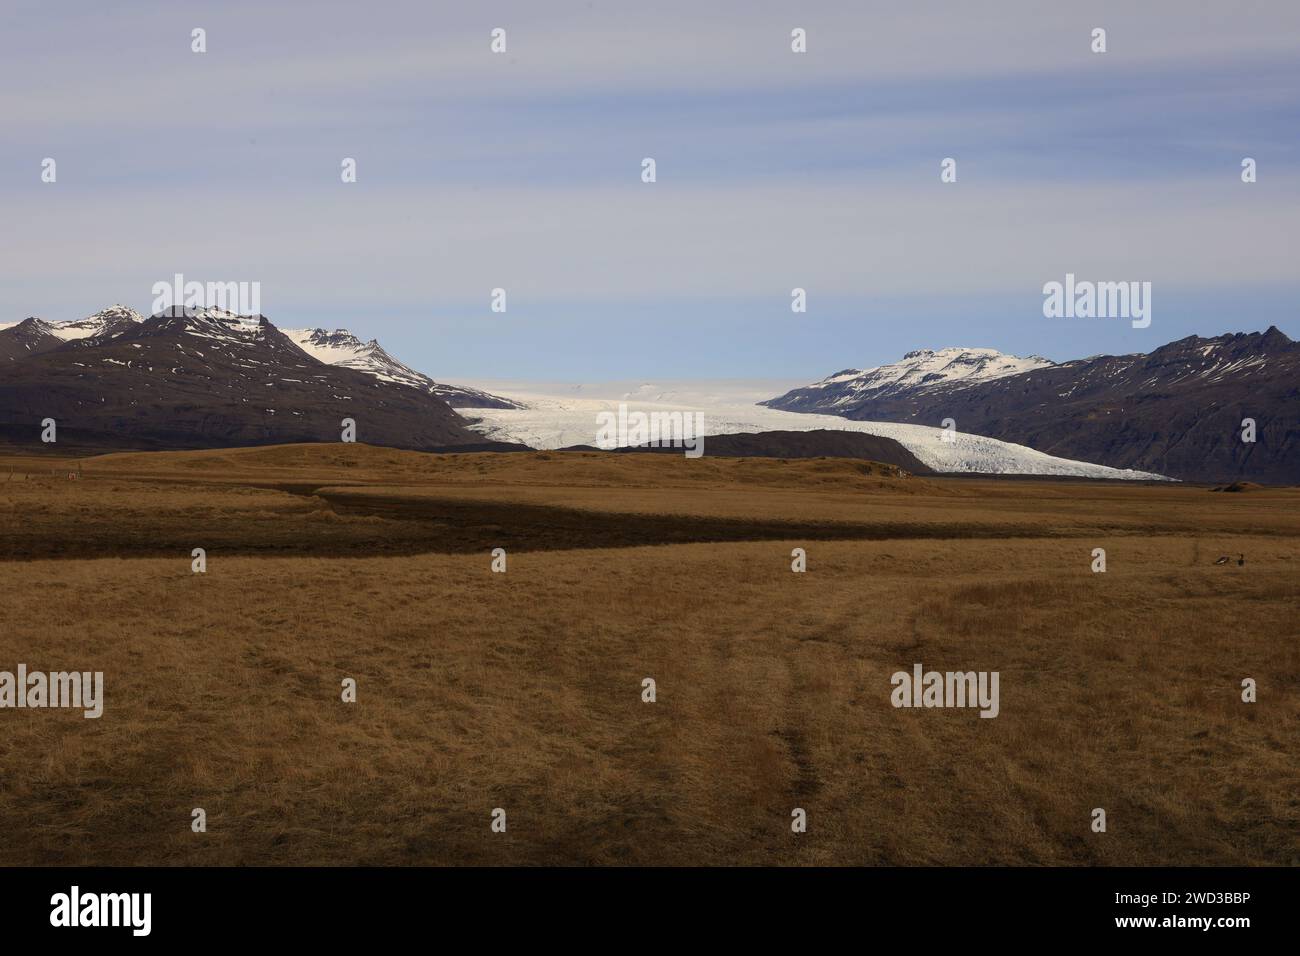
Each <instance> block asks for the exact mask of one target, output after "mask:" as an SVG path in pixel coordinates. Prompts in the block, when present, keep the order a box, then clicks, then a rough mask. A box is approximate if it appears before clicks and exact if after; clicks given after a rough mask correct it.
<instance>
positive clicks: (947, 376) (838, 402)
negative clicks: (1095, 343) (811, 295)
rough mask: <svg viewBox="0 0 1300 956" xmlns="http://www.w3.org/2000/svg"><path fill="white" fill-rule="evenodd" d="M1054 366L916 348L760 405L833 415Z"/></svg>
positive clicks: (985, 352)
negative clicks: (870, 402)
mask: <svg viewBox="0 0 1300 956" xmlns="http://www.w3.org/2000/svg"><path fill="white" fill-rule="evenodd" d="M1052 364H1054V363H1052V362H1051V361H1049V360H1048V359H1045V358H1042V357H1041V356H1038V355H1029V356H1025V357H1021V356H1018V355H1007V354H1005V353H1003V352H999V351H998V350H997V349H987V348H943V349H938V350H935V349H917V350H916V351H914V352H908V353H907V354H906V355H904V356H903V358H902V360H901V361H899V362H893V363H891V364H889V365H881V366H877V367H876V368H869V369H854V368H849V369H844V370H843V371H841V372H836V373H835V374H834V375H830V376H827V377H826V378H824V379H822V380H821V381H819V382H814V383H813V384H811V385H807V386H804V387H803V388H797V389H794V390H793V391H790V392H787V393H786V394H784V395H781V396H779V397H777V398H771V399H768V400H767V401H764V402H762V403H761V404H763V405H767V406H770V407H772V408H781V409H786V410H789V411H804V410H806V411H834V410H838V409H840V408H843V407H846V406H851V405H856V404H858V403H860V402H863V401H866V400H868V399H872V398H880V397H882V396H893V395H900V394H904V393H907V392H910V391H916V390H920V389H931V388H960V387H964V386H967V385H973V384H975V383H977V382H987V381H990V380H992V379H997V378H1005V377H1006V376H1008V375H1019V374H1020V373H1022V372H1030V371H1033V370H1034V369H1039V368H1047V367H1048V366H1051V365H1052Z"/></svg>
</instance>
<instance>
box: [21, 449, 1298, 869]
mask: <svg viewBox="0 0 1300 956" xmlns="http://www.w3.org/2000/svg"><path fill="white" fill-rule="evenodd" d="M70 471H71V472H77V471H79V472H80V477H79V478H78V479H76V480H71V479H69V478H68V473H69V472H70ZM196 547H202V548H205V549H206V550H207V562H208V564H207V573H206V574H194V573H192V572H191V569H190V562H191V557H190V551H191V549H192V548H196ZM494 547H504V548H505V549H506V550H507V551H508V553H509V559H508V561H509V564H508V568H509V570H508V571H507V573H505V574H496V573H492V572H491V570H490V561H491V559H490V555H489V552H490V551H491V549H492V548H494ZM794 547H803V548H805V549H807V554H808V571H807V573H805V574H794V573H792V572H791V570H790V560H791V559H790V552H791V549H792V548H794ZM1097 547H1101V548H1105V549H1106V552H1107V572H1106V573H1105V574H1094V573H1092V572H1091V570H1090V564H1091V560H1092V559H1091V551H1092V549H1093V548H1097ZM1224 554H1231V555H1232V556H1233V561H1232V562H1231V563H1229V564H1226V565H1221V566H1216V565H1215V564H1214V563H1213V562H1214V560H1215V559H1216V558H1217V557H1219V556H1220V555H1224ZM1238 554H1243V555H1244V556H1245V564H1244V565H1241V566H1238V565H1237V563H1236V556H1237V555H1238ZM0 575H2V581H3V588H4V597H5V600H4V613H3V626H2V627H0V670H9V671H12V670H15V669H16V667H17V665H18V664H19V663H20V662H22V663H26V664H27V665H28V667H29V668H30V669H32V670H47V671H49V670H83V671H84V670H92V671H93V670H100V671H103V672H104V675H105V677H104V679H105V685H106V703H105V707H104V715H103V717H101V718H100V719H98V720H87V719H85V718H84V717H83V716H82V714H81V712H80V711H69V710H53V709H49V710H31V709H22V710H17V709H3V710H0V722H2V723H3V733H0V832H3V833H4V839H3V840H2V841H0V864H10V865H12V864H198V865H204V864H253V865H276V864H399V865H400V864H433V865H442V864H707V865H716V864H746V865H754V864H758V865H809V864H830V865H842V864H866V865H876V864H882V865H884V864H892V865H914V864H927V865H935V864H946V865H952V864H969V865H986V864H1012V863H1026V864H1069V865H1125V864H1137V865H1155V864H1193V865H1202V864H1208V865H1218V864H1245V865H1254V864H1261V865H1297V864H1300V836H1298V835H1300V772H1298V770H1297V767H1298V765H1300V764H1298V761H1297V740H1298V739H1300V734H1298V731H1300V720H1298V718H1300V702H1298V700H1297V687H1300V642H1298V637H1300V626H1298V624H1297V621H1300V613H1298V612H1300V489H1259V490H1253V491H1249V492H1246V493H1240V494H1237V493H1215V492H1212V491H1210V490H1209V489H1207V488H1204V487H1193V486H1180V485H1125V484H1119V483H1088V482H1064V481H1062V482H1051V481H998V480H991V479H990V480H971V479H944V478H924V479H923V478H909V477H892V476H890V475H889V474H888V473H887V470H885V469H883V468H881V467H880V466H873V465H871V464H870V463H866V462H861V461H848V460H824V459H816V460H803V461H789V462H785V461H776V460H770V459H718V458H708V457H705V458H702V459H699V460H695V461H691V460H687V459H684V458H679V457H675V456H662V455H604V454H599V453H590V454H587V453H549V454H548V453H536V454H527V453H520V454H496V455H492V454H481V455H445V456H431V455H422V454H418V453H413V452H400V451H393V450H389V449H380V448H372V447H368V446H362V445H341V444H339V445H328V446H325V445H316V446H286V447H276V448H261V449H241V450H228V451H214V452H183V453H150V454H144V453H140V454H116V455H108V456H103V457H99V458H90V459H84V460H80V461H75V460H71V459H69V460H56V459H51V458H50V457H48V456H39V457H20V456H13V455H11V456H9V457H6V458H0ZM916 662H921V663H923V664H924V665H925V667H926V669H927V670H929V669H936V670H990V671H998V672H999V673H1000V675H1001V700H1000V706H1001V713H1000V715H999V716H998V717H997V718H996V719H992V720H987V719H980V718H979V716H978V714H977V713H976V712H975V711H974V710H957V709H929V710H925V709H922V710H913V709H895V708H894V707H892V706H891V704H890V691H891V689H892V688H891V685H890V675H891V674H892V673H893V672H895V671H898V670H905V671H910V670H911V667H912V665H913V664H914V663H916ZM346 677H352V678H355V679H356V681H357V685H358V700H357V702H356V703H344V702H343V701H342V700H341V699H340V682H341V681H342V680H343V679H344V678H346ZM645 677H653V678H654V680H655V681H656V683H657V691H658V699H657V701H656V702H655V703H643V702H642V700H641V681H642V679H643V678H645ZM1246 677H1250V678H1254V679H1255V680H1256V681H1257V682H1258V694H1259V700H1258V702H1257V703H1253V704H1248V703H1243V702H1242V700H1241V681H1242V679H1243V678H1246ZM195 807H202V808H204V809H205V810H206V812H207V824H208V826H207V832H205V833H194V832H192V830H191V827H190V821H191V810H192V809H193V808H195ZM496 807H502V808H504V809H505V810H506V812H507V820H508V826H507V831H506V832H505V833H493V832H492V831H491V829H490V822H491V816H490V815H491V812H492V810H493V808H496ZM795 807H802V808H804V809H805V810H806V811H807V814H808V830H807V832H806V833H802V834H796V833H792V832H791V827H790V820H791V817H790V814H791V810H792V809H793V808H795ZM1094 807H1103V808H1105V810H1106V813H1107V824H1108V828H1107V832H1105V833H1094V832H1092V830H1091V826H1090V824H1091V812H1092V809H1093V808H1094Z"/></svg>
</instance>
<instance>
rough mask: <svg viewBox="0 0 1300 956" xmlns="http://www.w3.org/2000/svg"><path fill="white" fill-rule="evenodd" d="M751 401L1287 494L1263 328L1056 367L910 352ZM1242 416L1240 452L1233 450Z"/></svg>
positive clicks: (1299, 431) (1288, 437)
mask: <svg viewBox="0 0 1300 956" xmlns="http://www.w3.org/2000/svg"><path fill="white" fill-rule="evenodd" d="M762 404H763V405H766V406H767V407H769V408H774V409H781V410H785V411H793V412H815V413H821V414H833V415H840V416H843V417H845V418H848V419H851V420H857V421H879V422H904V423H917V424H926V425H933V426H940V425H942V424H943V422H944V420H945V419H952V420H953V421H954V423H955V427H956V428H957V429H958V430H959V431H962V432H967V433H971V434H978V435H984V436H987V437H990V438H998V439H1001V440H1003V441H1008V442H1013V443H1016V444H1020V445H1026V446H1028V447H1030V448H1034V449H1037V450H1038V451H1042V452H1045V453H1047V454H1050V455H1055V456H1059V457H1062V458H1071V459H1077V460H1081V461H1090V462H1097V463H1099V464H1103V465H1109V466H1111V467H1114V468H1133V469H1137V470H1140V471H1150V472H1156V473H1159V474H1163V475H1168V476H1171V477H1174V478H1181V479H1185V480H1194V481H1212V482H1218V481H1237V480H1243V479H1246V480H1251V481H1259V482H1272V483H1300V343H1296V342H1294V341H1292V340H1291V339H1290V338H1288V337H1287V336H1286V335H1285V334H1284V333H1282V332H1281V331H1280V330H1278V329H1277V328H1276V327H1270V328H1269V329H1268V330H1267V331H1265V332H1251V333H1235V334H1227V335H1220V336H1216V337H1213V338H1203V337H1200V336H1189V337H1187V338H1184V339H1179V340H1178V341H1176V342H1170V343H1169V344H1167V345H1164V346H1161V347H1160V348H1158V349H1156V350H1154V351H1152V352H1150V353H1148V354H1140V353H1137V354H1131V355H1099V356H1093V357H1090V358H1084V359H1077V360H1074V361H1069V362H1062V363H1059V364H1057V363H1053V362H1049V361H1048V360H1046V359H1043V358H1039V357H1037V356H1030V357H1028V358H1018V357H1016V356H1012V355H1003V354H1002V353H999V352H997V351H996V350H993V349H956V348H947V349H941V350H938V351H930V350H922V351H918V352H909V353H908V354H907V355H906V356H905V357H904V359H903V360H902V361H901V362H898V363H895V364H893V365H885V366H881V367H879V368H873V369H868V370H865V371H859V370H856V369H849V370H846V371H843V372H838V373H836V374H835V375H832V376H829V377H828V378H825V379H822V380H821V381H819V382H815V383H813V384H812V385H808V386H805V387H803V388H797V389H794V390H793V391H790V392H787V393H786V394H784V395H781V396H778V397H776V398H772V399H769V400H767V401H765V402H763V403H762ZM1246 419H1252V420H1253V421H1254V438H1255V440H1254V441H1253V442H1249V441H1243V440H1242V436H1243V432H1244V431H1245V430H1246V429H1245V426H1244V425H1243V421H1244V420H1246Z"/></svg>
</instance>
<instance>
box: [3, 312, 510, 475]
mask: <svg viewBox="0 0 1300 956" xmlns="http://www.w3.org/2000/svg"><path fill="white" fill-rule="evenodd" d="M300 342H302V343H304V344H299V343H300ZM322 355H325V356H326V357H327V359H328V360H323V359H322V358H321V357H320V356H322ZM449 400H455V401H457V402H461V403H466V404H469V405H475V404H478V403H481V402H484V401H490V402H495V403H496V404H495V405H494V406H493V407H505V408H510V407H517V403H515V402H511V401H509V400H507V399H499V398H497V397H496V396H490V395H488V394H487V393H485V392H478V391H476V390H467V389H456V388H454V387H452V386H446V385H440V384H439V383H436V382H434V381H433V380H432V379H430V378H428V377H427V376H424V375H421V374H420V373H418V372H415V371H414V370H412V369H409V368H408V367H407V366H404V365H402V364H401V363H399V362H396V361H395V360H393V359H392V358H391V357H390V356H388V355H387V353H385V352H384V351H383V349H381V348H380V347H379V344H378V343H377V342H374V341H371V342H370V343H367V344H364V345H363V344H362V343H360V342H359V341H358V340H357V339H356V338H355V337H353V336H352V335H351V334H350V333H348V332H346V331H345V330H337V331H335V332H332V333H329V332H324V331H323V330H319V329H310V330H295V331H294V333H293V335H292V336H291V335H287V334H285V333H284V332H282V331H280V330H279V329H278V328H276V327H275V326H274V325H273V324H272V323H271V322H270V321H269V320H267V319H266V318H265V317H264V316H260V315H259V316H240V315H235V314H234V313H231V312H226V311H222V310H218V309H190V310H179V309H178V310H173V311H171V312H167V313H163V314H160V315H155V316H152V317H150V318H147V319H146V318H143V317H142V316H140V315H139V313H136V312H135V311H133V310H131V309H128V308H126V307H124V306H113V307H112V308H109V309H105V310H104V311H102V312H97V313H95V314H94V315H92V316H89V317H88V318H86V319H83V320H79V321H75V322H67V323H53V322H46V321H44V320H43V319H39V318H29V319H26V320H25V321H22V322H18V323H14V324H12V325H9V326H6V327H4V328H0V440H6V441H9V442H12V443H16V444H31V443H33V442H36V441H37V440H38V437H39V435H40V432H41V425H40V423H41V422H42V421H43V420H44V419H46V418H52V419H54V420H55V422H56V423H57V428H58V431H57V444H58V445H60V446H62V447H73V448H79V449H81V448H84V449H87V450H91V449H100V450H106V449H114V448H203V447H213V446H220V445H251V444H269V443H279V442H296V441H338V440H339V438H340V435H341V432H342V425H341V423H342V421H343V419H345V418H351V419H352V420H353V421H354V422H355V423H356V436H357V440H359V441H366V442H370V443H373V444H380V445H394V446H399V447H403V448H417V449H433V448H443V447H447V446H468V445H481V444H482V443H483V439H482V437H481V436H480V435H477V434H475V433H474V432H471V431H470V430H468V429H467V428H466V424H467V423H466V420H465V419H463V418H462V417H461V416H460V415H458V414H457V413H456V412H454V411H453V410H452V408H451V407H450V405H449Z"/></svg>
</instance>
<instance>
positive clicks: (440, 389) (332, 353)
mask: <svg viewBox="0 0 1300 956" xmlns="http://www.w3.org/2000/svg"><path fill="white" fill-rule="evenodd" d="M284 334H285V335H287V336H288V337H289V339H290V340H291V341H293V343H294V344H295V345H297V346H298V347H299V348H300V349H302V350H303V351H304V352H306V353H307V354H308V355H310V356H311V357H312V358H314V359H316V360H318V361H321V362H324V363H325V364H326V365H338V366H341V367H343V368H351V369H356V370H357V371H358V372H364V373H365V374H367V375H373V376H374V377H375V378H377V379H379V380H380V381H383V382H397V383H399V384H402V385H410V386H411V387H412V388H419V389H423V390H425V391H427V392H429V393H430V394H432V395H437V396H438V397H439V398H441V399H442V400H443V401H444V402H446V403H447V404H448V405H450V406H452V407H453V408H520V407H522V406H521V405H520V404H519V403H518V402H514V401H511V400H510V399H505V398H501V397H500V396H498V395H491V394H489V393H487V392H483V391H480V390H478V389H475V388H465V387H462V386H457V385H447V384H445V383H442V382H435V381H434V380H433V379H431V378H430V377H429V376H427V375H425V374H424V373H423V372H417V371H416V370H415V369H413V368H411V367H410V366H409V365H404V364H403V363H401V362H399V361H398V360H397V359H395V358H393V357H392V356H391V355H389V354H388V353H387V352H386V351H384V349H383V347H382V346H380V344H379V342H378V341H376V340H375V339H371V340H370V341H369V342H362V341H361V340H360V339H359V338H357V337H356V336H355V335H353V334H352V333H351V332H349V331H348V330H347V329H335V330H334V331H332V332H330V331H327V330H325V329H285V330H284Z"/></svg>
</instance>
